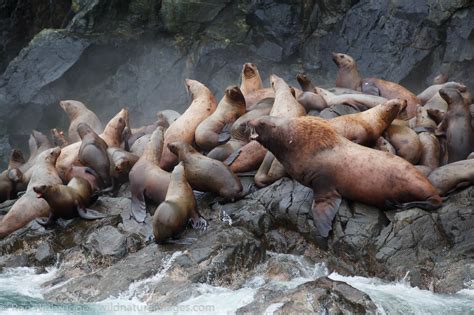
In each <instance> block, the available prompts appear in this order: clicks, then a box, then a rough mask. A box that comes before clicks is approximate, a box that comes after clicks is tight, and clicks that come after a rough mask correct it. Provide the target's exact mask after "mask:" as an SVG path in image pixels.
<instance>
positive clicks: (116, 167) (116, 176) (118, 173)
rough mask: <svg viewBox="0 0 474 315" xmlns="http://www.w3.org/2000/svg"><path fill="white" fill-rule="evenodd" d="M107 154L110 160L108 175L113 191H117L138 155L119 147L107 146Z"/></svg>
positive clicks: (126, 178) (125, 179) (126, 179)
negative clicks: (111, 181)
mask: <svg viewBox="0 0 474 315" xmlns="http://www.w3.org/2000/svg"><path fill="white" fill-rule="evenodd" d="M107 154H108V156H109V160H110V175H111V176H112V178H113V183H114V188H113V191H114V193H117V192H118V189H119V188H120V186H121V185H122V184H124V183H126V182H127V181H128V175H129V173H130V171H131V169H132V167H133V166H134V165H135V163H136V162H137V161H138V159H139V156H137V155H135V154H133V153H130V152H127V151H125V150H124V149H120V148H108V149H107Z"/></svg>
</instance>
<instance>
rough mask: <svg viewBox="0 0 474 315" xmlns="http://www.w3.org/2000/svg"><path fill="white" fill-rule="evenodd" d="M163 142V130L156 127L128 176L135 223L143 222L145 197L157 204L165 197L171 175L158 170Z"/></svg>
mask: <svg viewBox="0 0 474 315" xmlns="http://www.w3.org/2000/svg"><path fill="white" fill-rule="evenodd" d="M163 141H164V130H163V128H162V127H158V128H156V130H155V131H154V132H153V133H152V134H151V137H150V139H149V140H148V143H147V145H146V146H145V150H144V152H143V154H142V155H141V156H140V158H139V159H138V161H137V162H136V163H135V165H134V166H133V167H132V169H131V170H130V173H129V174H128V178H129V180H130V191H131V195H132V203H131V214H132V216H133V218H134V219H135V220H136V221H137V222H144V221H145V218H146V205H145V197H146V198H147V199H149V200H151V201H153V202H155V203H157V204H159V203H161V202H163V201H164V200H165V197H166V192H167V190H168V186H169V183H170V176H171V174H170V173H168V172H166V171H164V170H162V169H161V168H160V158H161V155H162V152H163Z"/></svg>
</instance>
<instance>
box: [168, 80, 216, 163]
mask: <svg viewBox="0 0 474 315" xmlns="http://www.w3.org/2000/svg"><path fill="white" fill-rule="evenodd" d="M186 86H187V87H188V89H189V91H190V92H191V94H192V97H193V101H192V103H191V105H189V107H188V109H187V110H186V111H185V112H184V113H183V115H181V116H180V117H179V118H178V119H177V120H176V121H175V122H174V123H172V124H171V126H170V127H169V128H168V129H167V130H166V133H165V142H164V147H163V156H162V157H161V160H160V167H161V168H162V169H164V170H166V171H170V170H171V169H172V168H173V167H174V166H175V165H176V163H177V161H178V158H177V157H176V155H174V154H173V153H171V151H170V150H169V149H168V143H171V142H174V141H185V142H186V143H189V144H191V143H193V141H194V134H195V132H196V128H197V127H198V126H199V124H200V123H201V122H203V121H204V120H205V119H206V118H207V117H209V116H210V115H211V114H212V113H214V111H215V110H216V107H217V102H216V99H215V98H214V95H213V94H212V92H211V91H210V90H209V89H208V88H207V87H206V86H205V85H204V84H202V83H200V82H198V81H196V80H190V79H186Z"/></svg>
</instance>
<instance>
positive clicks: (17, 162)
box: [8, 149, 26, 169]
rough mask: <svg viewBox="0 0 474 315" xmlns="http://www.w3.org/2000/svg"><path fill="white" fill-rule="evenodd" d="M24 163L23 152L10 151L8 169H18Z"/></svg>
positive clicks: (18, 150)
mask: <svg viewBox="0 0 474 315" xmlns="http://www.w3.org/2000/svg"><path fill="white" fill-rule="evenodd" d="M25 163H26V160H25V157H24V156H23V152H21V150H20V149H12V150H11V151H10V158H9V159H8V169H12V168H19V167H21V166H23V165H24V164H25Z"/></svg>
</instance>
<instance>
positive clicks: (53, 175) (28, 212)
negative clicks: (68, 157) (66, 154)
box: [0, 147, 62, 238]
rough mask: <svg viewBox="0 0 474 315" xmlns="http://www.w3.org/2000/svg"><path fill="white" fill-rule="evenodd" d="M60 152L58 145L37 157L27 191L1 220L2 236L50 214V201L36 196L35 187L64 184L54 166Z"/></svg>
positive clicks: (0, 233) (0, 234) (0, 236)
mask: <svg viewBox="0 0 474 315" xmlns="http://www.w3.org/2000/svg"><path fill="white" fill-rule="evenodd" d="M60 152H61V149H60V148H59V147H56V148H53V149H48V150H46V151H43V152H42V153H41V154H40V155H39V156H38V157H37V159H36V162H35V165H34V166H33V174H32V176H31V180H30V182H29V184H28V187H27V189H26V193H25V194H23V195H22V196H21V197H20V199H18V200H17V201H16V202H15V204H14V205H13V207H12V208H11V210H10V211H9V212H8V213H7V214H6V215H5V216H4V217H3V220H2V221H1V222H0V238H3V237H5V236H7V235H9V234H10V233H12V232H14V231H16V230H18V229H19V228H21V227H23V226H25V225H26V224H28V223H29V222H31V221H32V220H34V219H36V218H39V217H47V216H49V210H50V207H49V205H48V203H47V202H46V201H45V200H43V199H38V198H36V194H35V192H34V191H33V187H34V186H40V185H55V184H62V181H61V178H60V177H59V176H58V173H57V172H56V168H55V167H54V164H55V163H56V159H57V158H58V156H59V154H60Z"/></svg>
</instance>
